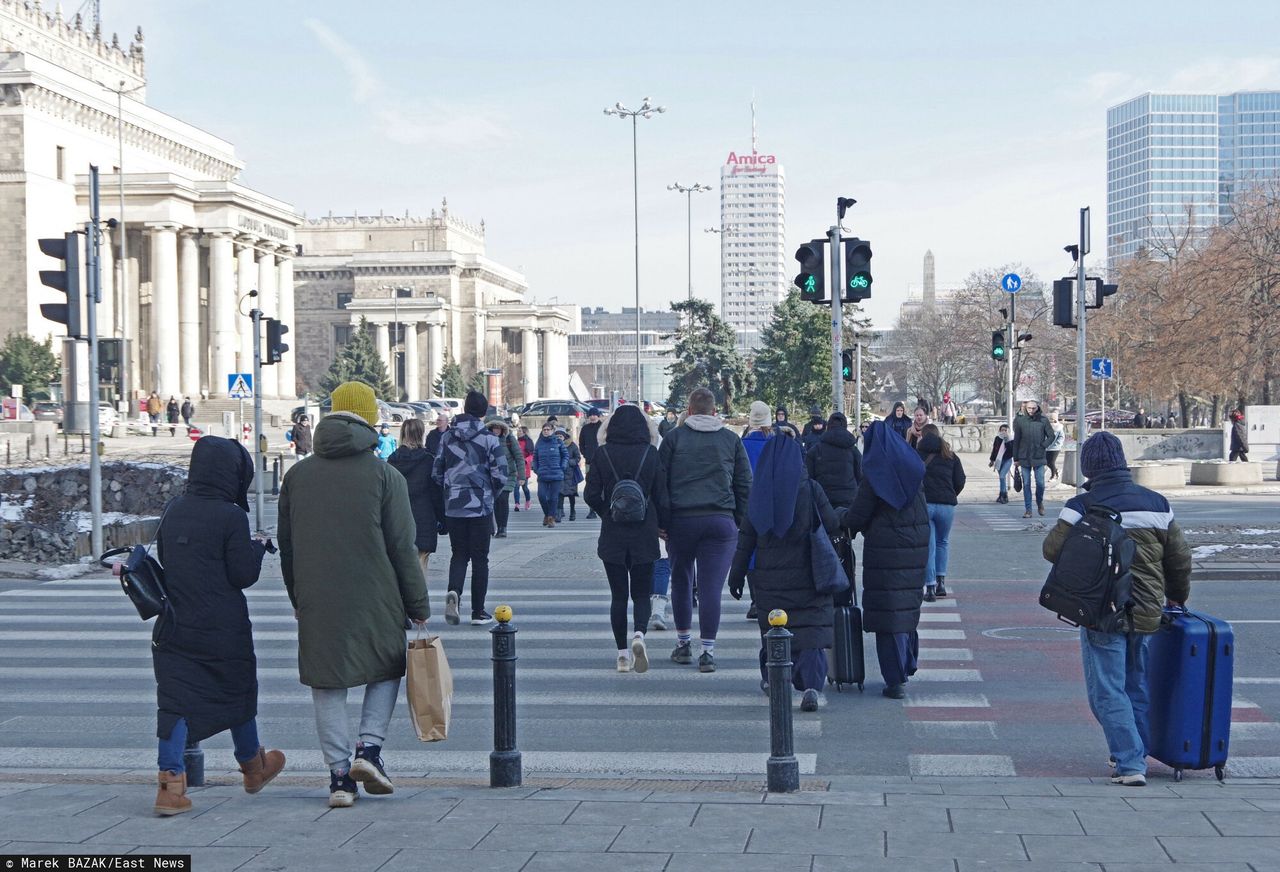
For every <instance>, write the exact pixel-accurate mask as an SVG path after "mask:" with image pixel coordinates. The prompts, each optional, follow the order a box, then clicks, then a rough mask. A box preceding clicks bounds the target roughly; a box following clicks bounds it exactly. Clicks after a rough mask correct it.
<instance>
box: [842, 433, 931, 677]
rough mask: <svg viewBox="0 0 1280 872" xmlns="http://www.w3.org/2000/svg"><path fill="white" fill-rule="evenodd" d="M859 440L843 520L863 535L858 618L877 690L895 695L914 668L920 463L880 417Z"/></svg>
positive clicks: (925, 536) (921, 534) (921, 539)
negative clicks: (856, 482) (858, 472)
mask: <svg viewBox="0 0 1280 872" xmlns="http://www.w3.org/2000/svg"><path fill="white" fill-rule="evenodd" d="M864 439H865V448H864V453H863V460H862V474H863V475H862V484H861V485H860V486H859V488H858V494H857V496H855V497H854V499H853V505H852V506H850V507H849V511H848V513H847V514H846V515H845V520H844V525H845V528H846V529H848V530H849V531H850V532H852V533H861V534H862V535H863V545H862V586H863V594H862V620H863V627H864V629H866V630H867V632H869V633H875V634H876V654H877V655H878V658H879V660H880V674H881V675H882V676H883V677H884V683H885V688H884V695H885V696H887V697H889V698H890V699H902V698H903V697H904V696H906V691H905V689H904V688H903V685H905V684H906V683H907V679H908V678H910V677H911V675H912V674H913V673H914V672H915V671H916V658H917V655H918V652H919V649H920V641H919V637H918V636H917V634H916V627H917V625H918V624H919V623H920V603H921V602H922V601H923V600H924V574H925V566H926V564H927V563H928V561H929V513H928V509H927V508H926V506H925V499H924V488H923V482H924V461H922V460H921V459H920V455H919V454H917V453H916V452H915V451H914V450H912V448H911V446H909V445H908V444H907V442H906V440H905V439H902V438H901V437H899V436H898V435H897V433H895V432H894V431H893V430H892V429H890V428H889V426H888V425H886V424H885V423H884V422H883V421H875V422H873V423H872V425H871V428H870V429H869V430H867V433H866V436H865V437H864Z"/></svg>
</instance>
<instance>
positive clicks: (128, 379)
mask: <svg viewBox="0 0 1280 872" xmlns="http://www.w3.org/2000/svg"><path fill="white" fill-rule="evenodd" d="M102 87H104V88H106V89H107V90H108V91H111V92H113V93H114V94H115V95H116V140H117V144H116V147H117V152H116V155H117V157H116V162H117V163H118V164H119V165H118V166H117V167H116V192H117V194H118V195H119V199H120V290H119V293H118V294H116V295H115V300H116V305H117V306H118V307H119V310H118V311H117V312H115V313H114V315H115V319H114V320H115V324H114V325H113V326H114V327H115V328H116V330H118V331H119V335H120V340H121V341H120V366H121V368H122V369H123V370H124V377H123V378H122V379H121V381H123V383H124V384H123V388H124V392H125V394H126V395H127V394H128V392H129V389H130V387H132V379H133V367H132V363H133V353H132V351H131V350H130V349H129V338H128V337H129V291H128V276H129V272H128V270H129V232H128V230H127V229H126V228H125V224H124V95H125V94H132V93H133V92H134V91H140V90H141V89H142V88H144V87H145V85H136V86H134V87H132V88H126V87H125V82H124V80H123V79H121V80H120V85H119V87H116V88H112V87H110V86H109V85H103V86H102ZM93 377H94V378H97V374H96V373H95V374H94V375H93ZM127 399H128V398H127V396H125V397H122V398H121V400H122V401H127Z"/></svg>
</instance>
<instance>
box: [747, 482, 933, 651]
mask: <svg viewBox="0 0 1280 872" xmlns="http://www.w3.org/2000/svg"><path fill="white" fill-rule="evenodd" d="M797 487H798V488H799V489H800V493H799V495H798V496H797V497H796V514H795V520H794V521H792V523H791V528H790V529H789V530H787V533H786V535H785V536H783V537H781V538H779V537H777V536H774V535H773V533H772V532H769V533H765V534H764V535H763V536H761V535H759V534H757V533H756V529H755V526H754V525H752V523H751V518H750V517H746V518H743V520H742V528H741V529H740V530H739V531H738V550H737V551H736V552H735V553H734V555H733V567H732V568H731V569H730V570H729V587H730V589H740V588H741V586H742V579H743V578H744V577H746V576H749V578H750V581H751V596H752V598H753V599H754V600H755V604H756V612H757V615H758V617H757V620H758V621H759V623H760V632H761V633H767V632H768V631H769V612H770V611H772V610H773V609H783V610H784V611H785V612H786V613H787V629H788V630H790V631H791V633H792V635H794V636H795V638H794V639H792V640H791V649H792V650H793V651H802V650H812V649H816V648H830V647H831V646H832V644H834V641H833V639H832V629H831V628H832V624H833V622H834V620H835V614H834V612H833V610H832V602H831V594H828V593H818V591H817V589H816V588H815V587H814V586H813V564H812V563H811V562H810V559H809V530H810V529H812V527H813V525H814V523H815V520H814V516H813V512H814V509H815V507H816V508H817V511H818V513H819V516H820V517H821V519H822V526H823V527H824V528H825V529H826V531H827V533H829V534H830V535H832V536H834V535H836V534H837V533H839V532H840V518H839V515H837V513H836V512H835V511H834V510H832V508H831V504H830V503H829V502H828V501H827V497H826V495H825V494H823V492H822V488H820V487H818V486H817V485H816V484H815V483H814V482H812V481H809V480H808V479H805V478H801V479H800V481H799V483H798V484H797ZM752 553H754V554H755V556H756V560H755V565H754V566H751V568H750V569H748V566H749V565H750V563H751V555H752ZM920 572H921V574H922V575H923V573H924V568H923V567H921V569H920Z"/></svg>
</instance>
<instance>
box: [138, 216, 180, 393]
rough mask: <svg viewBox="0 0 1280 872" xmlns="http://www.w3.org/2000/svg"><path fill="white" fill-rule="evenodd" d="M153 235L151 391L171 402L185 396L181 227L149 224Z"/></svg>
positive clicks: (148, 227) (150, 338) (149, 229)
mask: <svg viewBox="0 0 1280 872" xmlns="http://www.w3.org/2000/svg"><path fill="white" fill-rule="evenodd" d="M147 229H148V231H150V234H151V331H150V332H151V335H150V336H149V337H148V339H149V340H150V345H151V366H152V371H151V372H150V373H148V374H147V375H148V376H149V377H150V381H151V389H153V390H155V392H156V393H158V394H159V395H160V399H161V401H164V402H167V401H168V399H169V397H170V396H176V395H178V394H179V393H181V391H182V388H181V387H180V383H179V374H178V369H179V360H178V225H176V224H148V225H147Z"/></svg>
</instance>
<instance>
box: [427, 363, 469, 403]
mask: <svg viewBox="0 0 1280 872" xmlns="http://www.w3.org/2000/svg"><path fill="white" fill-rule="evenodd" d="M432 387H433V388H434V389H435V392H436V396H437V397H455V398H456V397H465V396H466V395H467V380H466V378H465V377H464V376H463V375H462V367H461V366H459V365H458V364H457V363H456V362H454V360H453V358H446V359H445V362H444V366H442V367H440V377H439V378H437V379H436V383H435V384H434V385H433V386H432Z"/></svg>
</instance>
